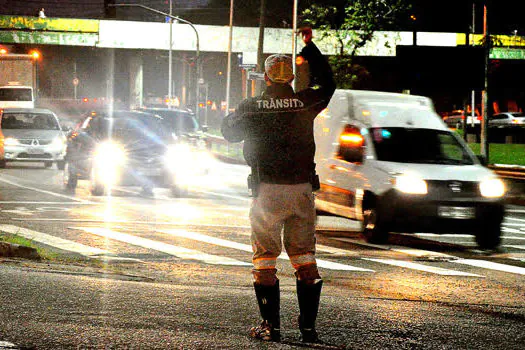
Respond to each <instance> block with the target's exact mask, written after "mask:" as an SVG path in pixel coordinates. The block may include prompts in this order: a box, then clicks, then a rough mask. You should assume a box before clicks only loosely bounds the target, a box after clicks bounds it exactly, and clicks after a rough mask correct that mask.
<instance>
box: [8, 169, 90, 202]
mask: <svg viewBox="0 0 525 350" xmlns="http://www.w3.org/2000/svg"><path fill="white" fill-rule="evenodd" d="M3 176H6V175H3ZM0 181H2V182H5V183H7V184H10V185H13V186H17V187H20V188H24V189H26V190H32V191H36V192H40V193H45V194H49V195H52V196H55V197H60V198H67V199H70V200H72V201H75V202H80V203H92V202H90V201H86V200H84V199H81V198H76V197H71V196H66V195H63V194H60V193H55V192H51V191H46V190H41V189H40V188H36V187H31V186H24V185H21V184H18V183H16V182H13V181H9V180H7V179H5V178H0Z"/></svg>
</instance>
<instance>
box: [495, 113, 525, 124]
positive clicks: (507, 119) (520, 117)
mask: <svg viewBox="0 0 525 350" xmlns="http://www.w3.org/2000/svg"><path fill="white" fill-rule="evenodd" d="M489 125H490V126H500V127H503V126H525V113H522V112H503V113H498V114H494V115H493V116H491V117H490V118H489Z"/></svg>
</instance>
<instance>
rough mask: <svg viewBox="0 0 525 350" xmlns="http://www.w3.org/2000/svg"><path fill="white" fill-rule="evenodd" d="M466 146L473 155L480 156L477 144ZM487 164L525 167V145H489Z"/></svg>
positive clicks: (479, 147)
mask: <svg viewBox="0 0 525 350" xmlns="http://www.w3.org/2000/svg"><path fill="white" fill-rule="evenodd" d="M468 145H469V147H470V149H472V151H473V152H474V153H475V154H481V145H480V144H479V143H469V144H468ZM489 164H509V165H525V145H524V144H517V143H513V144H506V143H490V144H489Z"/></svg>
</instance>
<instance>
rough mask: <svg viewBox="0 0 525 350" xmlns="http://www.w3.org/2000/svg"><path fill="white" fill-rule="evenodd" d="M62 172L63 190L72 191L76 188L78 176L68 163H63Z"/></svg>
mask: <svg viewBox="0 0 525 350" xmlns="http://www.w3.org/2000/svg"><path fill="white" fill-rule="evenodd" d="M63 170H64V175H63V181H64V187H65V189H66V190H74V189H75V188H77V184H78V175H77V172H76V170H75V167H74V166H73V165H71V164H69V163H65V164H64V167H63Z"/></svg>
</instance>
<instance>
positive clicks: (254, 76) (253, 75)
mask: <svg viewBox="0 0 525 350" xmlns="http://www.w3.org/2000/svg"><path fill="white" fill-rule="evenodd" d="M248 80H264V73H260V72H248Z"/></svg>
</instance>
